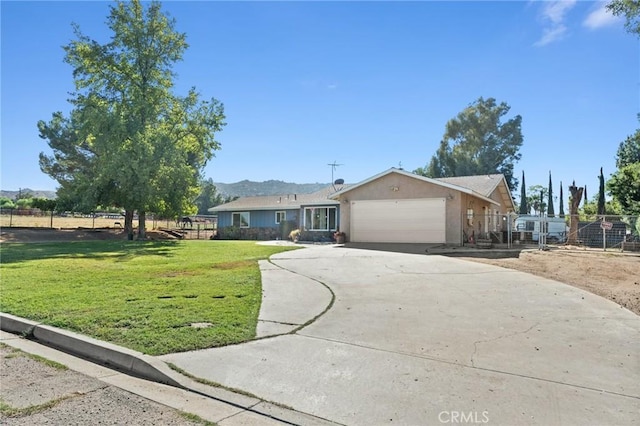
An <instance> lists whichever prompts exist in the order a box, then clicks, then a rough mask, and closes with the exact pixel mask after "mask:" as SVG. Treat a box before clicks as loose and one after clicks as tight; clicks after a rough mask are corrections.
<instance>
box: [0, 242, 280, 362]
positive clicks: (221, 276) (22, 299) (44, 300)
mask: <svg viewBox="0 0 640 426" xmlns="http://www.w3.org/2000/svg"><path fill="white" fill-rule="evenodd" d="M288 249H291V248H286V247H276V246H261V245H256V244H255V243H254V242H248V241H215V242H214V241H156V242H125V241H91V242H71V243H31V244H19V243H10V244H6V243H5V244H2V246H1V247H0V256H1V263H0V272H1V274H2V298H1V300H0V310H2V311H3V312H6V313H10V314H14V315H18V316H21V317H25V318H29V319H31V320H35V321H40V322H43V323H45V324H49V325H53V326H56V327H61V328H64V329H68V330H72V331H76V332H79V333H82V334H85V335H88V336H92V337H94V338H97V339H100V340H105V341H109V342H112V343H115V344H117V345H121V346H125V347H128V348H131V349H134V350H137V351H140V352H143V353H146V354H150V355H160V354H165V353H171V352H182V351H188V350H194V349H202V348H208V347H214V346H221V345H227V344H231V343H237V342H242V341H246V340H249V339H251V338H253V337H255V330H256V324H257V318H258V313H259V309H260V302H261V297H262V295H261V283H260V270H259V268H258V263H257V261H258V260H259V259H266V258H268V257H269V256H270V255H272V254H274V253H278V252H281V251H285V250H288Z"/></svg>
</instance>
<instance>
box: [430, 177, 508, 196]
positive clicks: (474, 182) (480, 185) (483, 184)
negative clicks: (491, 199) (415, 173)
mask: <svg viewBox="0 0 640 426" xmlns="http://www.w3.org/2000/svg"><path fill="white" fill-rule="evenodd" d="M503 177H504V176H503V175H500V174H498V175H478V176H457V177H446V178H436V180H439V181H441V182H446V183H450V184H451V185H458V186H462V187H464V188H467V189H470V190H472V191H474V192H477V193H478V194H482V195H484V196H485V197H488V196H490V195H491V193H492V192H493V190H494V189H496V186H498V184H499V183H500V182H502V179H503Z"/></svg>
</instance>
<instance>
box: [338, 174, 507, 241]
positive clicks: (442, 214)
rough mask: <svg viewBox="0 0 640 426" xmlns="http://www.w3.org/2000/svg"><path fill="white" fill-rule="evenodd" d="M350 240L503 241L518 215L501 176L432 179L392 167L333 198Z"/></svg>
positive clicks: (343, 229)
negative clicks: (513, 215) (510, 217)
mask: <svg viewBox="0 0 640 426" xmlns="http://www.w3.org/2000/svg"><path fill="white" fill-rule="evenodd" d="M330 198H331V199H334V200H336V201H338V202H339V203H340V209H339V212H340V220H339V223H340V230H341V231H343V232H344V233H345V234H346V235H347V241H350V242H362V243H366V242H375V243H427V244H449V245H462V244H463V243H465V242H469V240H470V239H477V238H480V237H482V238H486V237H493V238H494V239H498V240H501V239H502V237H503V231H506V230H507V226H508V225H507V220H506V217H505V215H507V214H508V213H511V212H514V211H515V205H514V202H513V199H512V197H511V193H510V191H509V187H508V185H507V182H506V180H505V178H504V176H503V175H501V174H496V175H482V176H461V177H452V178H438V179H432V178H427V177H423V176H419V175H416V174H413V173H409V172H407V171H404V170H402V169H396V168H391V169H389V170H386V171H384V172H382V173H380V174H377V175H375V176H373V177H371V178H369V179H366V180H364V181H362V182H360V183H358V184H355V185H351V186H348V187H345V188H344V189H342V190H341V191H338V192H336V193H335V194H333V195H331V196H330Z"/></svg>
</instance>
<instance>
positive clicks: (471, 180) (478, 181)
mask: <svg viewBox="0 0 640 426" xmlns="http://www.w3.org/2000/svg"><path fill="white" fill-rule="evenodd" d="M391 173H396V174H400V175H403V176H407V177H410V178H412V179H417V180H421V181H423V182H428V183H431V184H433V185H438V186H443V187H445V188H449V189H452V190H454V191H459V192H463V193H465V194H470V195H473V196H474V197H478V198H480V199H482V200H484V201H487V202H489V203H491V204H499V203H498V202H496V201H495V200H492V199H491V198H489V195H491V192H493V189H495V187H496V186H497V185H498V183H499V182H500V180H499V179H498V178H495V181H496V183H495V184H494V186H493V187H492V189H491V190H489V191H488V192H485V191H484V189H485V187H488V184H486V183H484V180H485V179H484V178H485V176H463V177H460V178H428V177H425V176H420V175H417V174H415V173H410V172H407V171H405V170H402V169H396V168H395V167H392V168H390V169H388V170H385V171H384V172H382V173H378V174H377V175H375V176H372V177H370V178H369V179H365V180H363V181H362V182H359V183H357V184H355V185H350V186H349V187H347V188H343V189H342V190H340V191H338V192H336V193H335V194H333V195H332V196H331V198H333V199H338V198H339V197H340V196H341V195H342V194H346V193H347V192H349V191H351V190H353V189H355V188H358V187H360V186H363V185H366V184H368V183H369V182H372V181H374V180H377V179H380V178H381V177H383V176H386V175H388V174H391ZM491 176H494V177H497V176H502V175H491ZM463 178H466V180H462V179H463ZM502 178H503V179H504V177H502ZM445 179H461V180H460V182H459V183H458V182H449V181H446V180H445ZM491 181H492V182H493V180H491ZM462 183H467V184H469V185H470V186H471V187H468V186H466V185H462ZM474 188H476V189H479V190H481V191H482V192H480V191H477V190H476V189H474Z"/></svg>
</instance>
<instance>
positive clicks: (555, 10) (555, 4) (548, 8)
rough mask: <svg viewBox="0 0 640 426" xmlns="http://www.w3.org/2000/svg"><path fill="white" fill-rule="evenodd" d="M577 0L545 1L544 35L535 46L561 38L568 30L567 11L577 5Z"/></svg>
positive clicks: (543, 8) (543, 10)
mask: <svg viewBox="0 0 640 426" xmlns="http://www.w3.org/2000/svg"><path fill="white" fill-rule="evenodd" d="M576 3H577V0H563V1H545V2H543V6H542V12H541V19H542V22H543V25H544V27H543V30H542V37H541V38H540V40H538V41H537V42H536V43H535V46H544V45H547V44H549V43H553V42H554V41H557V40H560V39H562V38H563V37H564V35H565V33H566V32H567V27H566V26H565V25H564V21H565V17H566V15H567V13H568V12H569V11H570V10H571V9H572V8H573V7H574V6H575V5H576Z"/></svg>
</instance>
